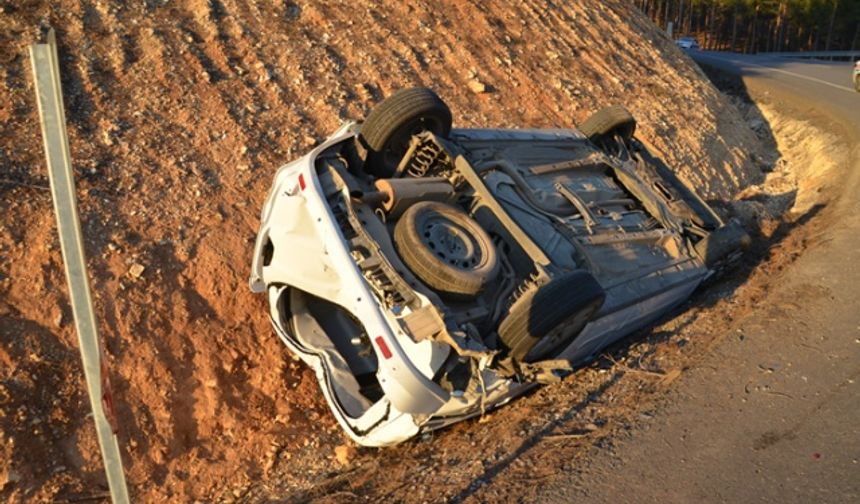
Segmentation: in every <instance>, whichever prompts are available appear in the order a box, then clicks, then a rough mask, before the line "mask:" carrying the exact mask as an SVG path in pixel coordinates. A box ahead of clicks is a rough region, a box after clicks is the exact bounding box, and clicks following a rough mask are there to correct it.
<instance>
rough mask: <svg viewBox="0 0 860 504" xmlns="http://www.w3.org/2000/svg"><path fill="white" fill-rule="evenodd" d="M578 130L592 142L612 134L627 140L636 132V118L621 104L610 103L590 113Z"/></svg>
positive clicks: (609, 137) (609, 136) (610, 136)
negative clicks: (610, 104) (608, 105)
mask: <svg viewBox="0 0 860 504" xmlns="http://www.w3.org/2000/svg"><path fill="white" fill-rule="evenodd" d="M579 131H581V132H582V133H583V134H584V135H585V136H587V137H588V139H589V140H591V141H592V142H594V143H597V142H599V141H601V140H603V139H607V138H608V139H611V138H612V137H613V136H614V135H618V136H620V137H621V139H622V140H624V141H625V142H628V141H630V139H631V138H633V134H634V133H636V119H634V118H633V116H632V115H631V114H630V112H628V111H627V109H626V108H624V107H622V106H621V105H612V106H610V107H606V108H604V109H601V110H598V111H597V112H595V113H594V114H592V115H591V117H589V118H588V119H586V120H585V121H584V122H583V123H582V124H581V125H580V126H579Z"/></svg>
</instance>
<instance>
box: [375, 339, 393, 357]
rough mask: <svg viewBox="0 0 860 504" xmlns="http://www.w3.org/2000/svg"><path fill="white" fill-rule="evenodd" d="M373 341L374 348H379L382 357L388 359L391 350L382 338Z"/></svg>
mask: <svg viewBox="0 0 860 504" xmlns="http://www.w3.org/2000/svg"><path fill="white" fill-rule="evenodd" d="M373 341H375V342H376V346H378V347H379V351H380V352H382V356H383V357H384V358H386V359H390V358H391V349H390V348H388V343H386V342H385V340H384V339H382V336H377V337H376V338H374V340H373Z"/></svg>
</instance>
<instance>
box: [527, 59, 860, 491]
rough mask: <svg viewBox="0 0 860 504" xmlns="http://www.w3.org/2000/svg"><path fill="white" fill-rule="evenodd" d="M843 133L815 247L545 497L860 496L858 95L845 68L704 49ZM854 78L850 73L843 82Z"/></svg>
mask: <svg viewBox="0 0 860 504" xmlns="http://www.w3.org/2000/svg"><path fill="white" fill-rule="evenodd" d="M695 58H696V59H697V60H699V61H702V62H704V63H707V64H710V65H713V66H717V67H719V68H722V69H723V70H726V71H730V72H733V73H736V74H738V75H740V76H742V77H743V80H744V83H745V84H746V87H747V89H748V91H749V94H750V96H751V97H752V98H753V99H755V100H767V101H768V102H769V103H770V104H771V105H774V106H777V107H779V108H780V110H781V112H783V113H786V114H789V115H793V116H795V117H798V118H803V119H806V120H809V121H812V122H814V123H815V124H816V125H817V126H819V127H822V128H827V129H829V130H830V131H832V132H834V133H835V134H837V135H838V136H839V137H840V138H841V139H842V142H843V143H842V145H839V146H834V148H845V149H848V150H849V151H850V152H851V155H850V159H851V161H850V163H849V165H848V166H844V167H842V168H841V170H840V171H839V172H838V173H831V175H830V176H832V177H833V185H832V187H831V189H830V190H831V191H832V192H833V199H832V200H831V201H830V202H829V203H828V204H827V206H826V207H825V208H824V210H823V211H822V212H821V215H820V217H818V218H816V220H814V221H813V223H814V224H812V225H811V226H814V227H812V228H811V229H809V228H807V229H804V230H802V231H800V232H806V233H809V239H810V241H811V242H813V243H814V244H813V245H812V246H811V247H810V248H808V249H807V250H806V252H805V253H804V254H803V255H802V256H801V257H799V258H798V259H797V261H796V262H794V263H793V264H791V266H790V267H789V268H788V269H787V270H786V271H784V272H783V273H782V274H781V275H780V276H779V277H778V278H776V279H774V281H773V286H772V289H771V291H770V292H769V293H768V295H767V297H766V298H765V299H764V300H762V302H761V303H760V307H759V308H758V309H757V310H756V311H755V312H754V313H752V314H751V315H749V316H747V317H745V318H743V319H741V320H737V321H735V323H734V325H733V327H735V328H736V334H732V335H730V336H729V337H727V338H726V340H725V341H724V342H723V343H722V344H721V345H719V346H718V348H717V349H716V350H715V351H714V352H713V354H711V355H709V356H706V357H705V359H704V361H703V362H702V364H701V365H700V366H698V367H697V368H695V369H693V370H690V371H688V372H685V373H684V375H683V376H682V378H681V379H680V382H679V383H678V385H677V387H676V389H675V390H674V391H673V392H672V393H671V395H670V397H669V400H668V404H667V406H665V408H664V409H663V410H662V411H660V412H659V413H658V414H657V415H656V417H653V418H643V420H642V422H641V425H639V426H637V428H636V430H635V431H634V433H633V435H632V436H631V437H630V438H628V439H625V440H624V441H622V442H620V444H619V445H618V446H617V447H616V448H615V449H614V450H612V451H610V450H603V451H601V452H600V453H598V454H597V456H596V457H595V458H594V459H592V460H590V461H589V462H588V463H587V464H586V465H585V466H583V467H582V468H581V470H580V472H578V473H576V474H569V475H565V476H562V477H560V478H559V479H556V480H555V481H554V482H553V483H550V484H547V485H545V486H544V487H543V490H542V493H541V499H540V500H541V501H543V502H573V501H576V502H643V503H647V502H660V503H661V504H665V503H674V502H677V503H686V502H731V503H737V502H742V503H743V502H778V503H808V502H828V503H843V502H844V503H857V502H860V147H858V145H860V93H856V92H854V91H853V90H851V88H850V87H848V84H846V76H848V78H850V73H849V72H850V67H849V66H847V65H844V64H836V63H819V62H809V61H792V60H789V61H783V60H776V61H774V59H765V58H756V57H749V56H738V55H724V54H715V53H698V54H695ZM848 83H850V80H849V81H848Z"/></svg>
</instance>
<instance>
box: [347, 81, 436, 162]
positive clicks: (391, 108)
mask: <svg viewBox="0 0 860 504" xmlns="http://www.w3.org/2000/svg"><path fill="white" fill-rule="evenodd" d="M451 121H452V119H451V109H449V108H448V105H446V104H445V102H443V101H442V99H441V98H439V96H438V95H436V93H434V92H433V91H432V90H430V89H428V88H411V89H403V90H400V91H398V92H396V93H394V94H393V95H391V96H389V97H388V98H386V99H385V100H383V101H382V103H380V104H379V105H377V106H376V107H374V108H373V110H372V111H371V112H370V114H369V115H368V116H367V120H366V121H364V124H362V126H361V133H360V136H361V138H362V140H363V141H364V143H365V146H366V147H367V149H368V154H367V162H366V167H367V168H366V169H367V170H368V171H369V172H370V173H372V174H373V175H375V176H377V177H381V178H387V177H390V176H391V175H393V174H394V172H395V170H396V169H397V165H398V164H399V163H400V160H401V158H403V155H404V154H406V150H407V149H408V148H409V140H410V139H411V138H412V135H415V134H416V133H420V132H422V131H431V132H432V133H434V134H436V135H439V136H441V137H447V136H448V133H450V132H451Z"/></svg>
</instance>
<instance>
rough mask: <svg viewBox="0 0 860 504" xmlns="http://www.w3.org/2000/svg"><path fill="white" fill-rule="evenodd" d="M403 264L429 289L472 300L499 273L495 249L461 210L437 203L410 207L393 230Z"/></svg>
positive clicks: (426, 202) (423, 203)
mask: <svg viewBox="0 0 860 504" xmlns="http://www.w3.org/2000/svg"><path fill="white" fill-rule="evenodd" d="M394 245H395V247H397V251H398V253H399V254H400V258H401V259H403V262H404V263H405V264H406V266H407V267H409V269H410V270H412V272H413V273H415V275H416V276H418V278H420V279H421V280H422V281H423V282H424V283H426V284H427V286H428V287H430V288H432V289H434V290H436V291H438V292H439V293H440V294H443V295H448V296H450V297H454V298H473V297H475V296H477V295H478V294H479V293H480V292H481V291H482V290H483V289H484V287H486V286H487V284H488V283H490V282H492V281H493V279H495V277H496V276H497V275H498V272H499V258H498V255H497V253H496V247H495V245H493V242H492V240H490V237H489V236H488V235H487V233H486V231H484V230H483V228H481V226H480V225H479V224H478V223H477V222H475V220H474V219H472V218H471V217H469V216H468V215H466V213H465V212H463V211H462V210H460V209H459V208H456V207H453V206H451V205H448V204H445V203H440V202H437V201H422V202H420V203H415V204H414V205H412V206H411V207H409V208H408V209H407V210H406V212H404V213H403V215H402V216H401V217H400V220H399V221H397V224H396V225H395V227H394Z"/></svg>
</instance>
